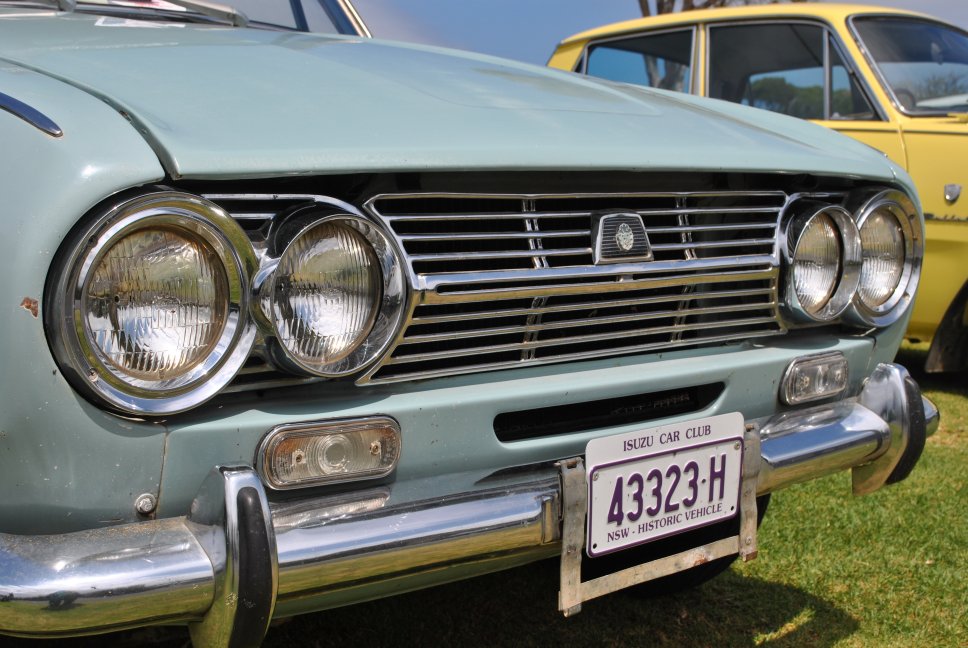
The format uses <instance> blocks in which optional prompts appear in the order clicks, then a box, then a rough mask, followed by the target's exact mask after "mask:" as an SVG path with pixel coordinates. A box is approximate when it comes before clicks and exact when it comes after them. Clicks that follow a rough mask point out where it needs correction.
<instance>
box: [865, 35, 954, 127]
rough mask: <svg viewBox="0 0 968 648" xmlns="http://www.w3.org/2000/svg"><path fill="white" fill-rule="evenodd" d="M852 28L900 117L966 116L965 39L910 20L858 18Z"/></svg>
mask: <svg viewBox="0 0 968 648" xmlns="http://www.w3.org/2000/svg"><path fill="white" fill-rule="evenodd" d="M854 26H855V28H856V31H857V35H858V37H859V38H860V40H861V41H862V42H863V44H864V46H865V47H866V48H867V51H868V53H869V54H870V56H871V58H872V59H873V60H874V63H875V65H876V67H877V69H878V71H879V72H880V74H881V77H882V79H883V80H884V81H885V83H886V84H887V86H888V90H889V91H890V92H891V93H892V94H893V95H894V98H895V99H896V101H897V103H898V105H899V106H900V107H901V109H902V111H903V112H905V113H907V114H909V115H914V116H917V115H938V114H947V113H951V112H968V34H966V33H965V32H963V31H961V30H959V29H957V28H955V27H952V26H950V25H945V24H942V23H936V22H931V21H927V20H918V19H912V18H887V17H878V18H858V19H856V20H855V21H854Z"/></svg>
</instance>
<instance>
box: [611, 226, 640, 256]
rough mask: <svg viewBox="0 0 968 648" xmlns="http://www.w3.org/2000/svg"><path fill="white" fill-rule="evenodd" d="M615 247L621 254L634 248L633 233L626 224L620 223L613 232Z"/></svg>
mask: <svg viewBox="0 0 968 648" xmlns="http://www.w3.org/2000/svg"><path fill="white" fill-rule="evenodd" d="M615 245H617V246H618V249H620V250H621V251H622V252H628V251H629V250H631V249H632V248H633V247H634V246H635V232H633V231H632V228H631V227H629V224H628V223H622V224H621V225H619V226H618V231H617V232H615Z"/></svg>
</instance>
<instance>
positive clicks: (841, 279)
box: [782, 203, 861, 322]
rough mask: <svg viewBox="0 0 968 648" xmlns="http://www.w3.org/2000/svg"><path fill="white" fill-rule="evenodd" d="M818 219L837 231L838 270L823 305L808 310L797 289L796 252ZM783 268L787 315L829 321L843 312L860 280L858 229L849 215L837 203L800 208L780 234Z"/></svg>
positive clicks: (802, 319)
mask: <svg viewBox="0 0 968 648" xmlns="http://www.w3.org/2000/svg"><path fill="white" fill-rule="evenodd" d="M820 219H829V221H830V222H831V223H832V225H833V227H834V228H836V230H837V235H838V238H839V244H840V259H839V264H840V269H839V272H838V273H837V277H836V280H835V282H834V284H833V287H832V290H831V292H830V294H829V295H827V296H826V298H825V300H824V302H823V303H822V305H820V306H819V307H817V308H813V309H810V308H808V307H807V306H806V305H805V304H804V303H803V299H801V296H800V295H799V294H798V290H797V285H796V281H797V277H796V264H797V260H798V259H797V252H798V250H799V247H800V245H801V243H802V242H803V240H804V233H805V232H807V231H808V229H809V228H810V227H814V226H816V224H817V223H818V222H819V221H820ZM782 240H783V241H784V243H785V245H784V246H783V254H784V260H785V267H786V281H785V290H784V294H785V306H786V309H787V311H788V314H789V315H790V316H791V317H793V318H794V319H796V320H798V321H802V322H830V321H833V320H834V319H836V318H837V317H839V316H840V315H841V314H842V313H844V312H845V311H846V310H847V309H848V308H849V307H850V305H851V303H852V302H853V300H854V296H855V293H856V291H857V285H858V282H859V280H860V264H861V247H860V232H859V230H858V228H857V225H856V223H855V222H854V219H853V217H852V216H851V214H850V213H849V212H848V211H847V210H846V209H844V208H843V207H840V206H837V205H817V204H816V203H810V204H809V209H806V210H803V211H801V212H800V213H799V214H797V215H795V216H794V217H793V218H791V219H790V220H788V221H787V223H786V228H785V230H784V236H783V237H782Z"/></svg>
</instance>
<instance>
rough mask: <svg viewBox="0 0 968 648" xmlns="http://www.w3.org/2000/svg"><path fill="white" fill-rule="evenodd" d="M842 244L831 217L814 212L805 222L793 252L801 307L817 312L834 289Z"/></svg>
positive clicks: (810, 311)
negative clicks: (814, 214)
mask: <svg viewBox="0 0 968 648" xmlns="http://www.w3.org/2000/svg"><path fill="white" fill-rule="evenodd" d="M842 255H843V245H842V244H841V240H840V233H839V232H838V231H837V227H836V226H835V225H834V221H833V219H832V218H830V216H828V215H827V214H824V213H820V214H817V215H816V216H814V217H813V218H811V219H810V221H809V222H808V223H807V225H806V227H804V229H803V232H802V233H801V234H800V240H798V241H797V247H796V250H794V252H793V283H794V288H795V290H796V292H797V299H798V300H800V304H801V305H802V306H803V309H804V310H805V311H806V312H807V313H809V314H811V315H816V314H817V313H818V312H819V311H820V310H821V309H822V308H823V307H824V306H826V305H827V302H829V301H830V297H831V295H833V294H834V290H835V289H836V288H837V283H838V282H839V281H840V272H841V266H840V261H841V257H842Z"/></svg>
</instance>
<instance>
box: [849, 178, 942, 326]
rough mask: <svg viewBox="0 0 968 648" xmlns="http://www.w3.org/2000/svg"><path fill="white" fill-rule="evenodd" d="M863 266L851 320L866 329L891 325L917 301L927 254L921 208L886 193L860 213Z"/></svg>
mask: <svg viewBox="0 0 968 648" xmlns="http://www.w3.org/2000/svg"><path fill="white" fill-rule="evenodd" d="M857 223H858V225H859V227H860V236H861V245H862V248H863V250H862V260H863V261H862V265H861V274H860V285H859V287H858V290H857V298H856V299H855V300H854V304H853V306H852V308H851V309H850V311H849V312H848V316H849V318H850V319H851V321H853V322H855V323H857V324H860V325H861V326H871V325H873V326H888V325H890V324H892V323H893V322H895V321H897V319H898V318H900V317H901V316H902V315H903V314H904V312H905V311H906V309H907V307H908V306H909V305H910V304H911V302H912V301H913V299H914V291H915V289H916V288H917V283H918V279H919V277H920V271H921V259H922V257H923V255H924V243H923V241H924V236H923V233H922V228H921V223H920V220H919V217H918V210H917V207H915V206H914V203H913V202H912V201H911V199H910V198H908V197H907V196H906V195H904V194H903V193H901V192H900V191H895V190H893V189H889V190H886V191H882V192H880V193H878V194H876V195H875V196H874V197H872V198H871V199H870V200H868V201H867V202H865V203H864V204H863V205H862V206H861V207H860V209H859V210H858V211H857Z"/></svg>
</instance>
